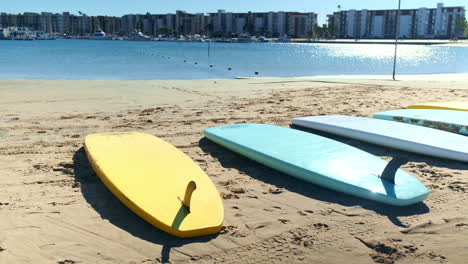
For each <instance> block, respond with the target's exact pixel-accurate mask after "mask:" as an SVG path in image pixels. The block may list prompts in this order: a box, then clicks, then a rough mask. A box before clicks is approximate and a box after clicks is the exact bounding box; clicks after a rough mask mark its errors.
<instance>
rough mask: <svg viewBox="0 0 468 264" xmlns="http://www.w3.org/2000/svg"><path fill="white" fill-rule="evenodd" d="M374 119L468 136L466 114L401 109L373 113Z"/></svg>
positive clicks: (460, 112) (467, 118) (450, 111)
mask: <svg viewBox="0 0 468 264" xmlns="http://www.w3.org/2000/svg"><path fill="white" fill-rule="evenodd" d="M374 118H376V119H383V120H390V121H397V122H403V123H408V124H412V125H418V126H425V127H430V128H435V129H439V130H444V131H448V132H452V133H457V134H462V135H466V136H468V112H464V111H454V110H436V109H402V110H394V111H388V112H382V113H375V114H374Z"/></svg>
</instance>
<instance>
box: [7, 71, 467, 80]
mask: <svg viewBox="0 0 468 264" xmlns="http://www.w3.org/2000/svg"><path fill="white" fill-rule="evenodd" d="M396 78H397V81H399V80H405V81H406V80H449V79H456V80H465V79H466V80H468V73H427V74H398V73H397V74H396ZM246 79H250V80H266V79H293V80H295V79H344V80H347V79H349V80H359V79H360V80H392V75H391V74H388V75H384V74H376V75H372V74H371V75H312V76H295V77H271V76H235V77H233V78H210V79H206V78H205V79H48V78H0V81H1V80H3V81H8V80H10V81H15V80H42V81H112V82H114V81H124V82H130V81H135V82H145V81H146V82H157V81H216V80H246Z"/></svg>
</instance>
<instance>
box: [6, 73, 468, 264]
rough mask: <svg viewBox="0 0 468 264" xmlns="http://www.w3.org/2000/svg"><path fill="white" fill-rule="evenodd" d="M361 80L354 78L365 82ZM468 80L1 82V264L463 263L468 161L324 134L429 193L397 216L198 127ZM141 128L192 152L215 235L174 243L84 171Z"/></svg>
mask: <svg viewBox="0 0 468 264" xmlns="http://www.w3.org/2000/svg"><path fill="white" fill-rule="evenodd" d="M363 78H364V79H363ZM467 89H468V77H467V76H466V75H457V77H456V78H455V77H454V76H452V77H446V78H442V76H435V77H434V76H432V77H431V76H423V77H417V76H415V77H410V76H406V77H405V78H402V80H400V81H396V82H395V81H390V80H386V79H383V78H376V77H375V78H374V77H360V78H326V77H316V78H289V79H281V78H266V79H240V80H195V81H190V80H185V81H93V80H0V105H1V106H2V107H1V108H0V116H1V119H0V142H1V144H0V157H1V158H0V167H1V168H2V169H1V173H0V187H1V189H2V191H1V192H0V219H1V221H0V263H67V264H70V263H161V262H163V263H167V262H171V263H192V262H193V263H413V264H414V263H465V262H466V259H467V258H468V250H467V249H468V208H467V207H466V204H467V201H468V195H467V194H468V180H467V177H468V164H464V163H461V162H455V161H449V160H441V159H437V158H431V157H427V156H422V155H415V154H410V153H406V152H402V151H398V150H392V149H387V148H382V147H378V146H374V145H370V144H366V143H362V142H359V141H355V140H349V139H346V138H340V137H334V136H330V135H325V134H323V135H324V136H328V137H331V138H334V139H336V140H340V141H342V142H345V143H347V144H350V145H353V146H355V147H358V148H360V149H363V150H365V151H368V152H370V153H372V154H375V155H378V156H380V157H382V158H384V159H387V160H389V159H390V158H391V157H394V156H405V157H408V158H409V160H410V163H408V164H407V165H405V166H404V167H403V168H404V169H405V170H406V171H408V172H409V173H411V174H412V175H414V176H415V177H416V178H418V179H419V180H420V181H422V182H423V183H424V184H425V185H426V186H427V187H428V188H429V189H430V191H431V195H430V197H429V198H428V199H427V200H426V201H425V202H424V203H420V204H417V205H414V206H410V207H404V208H397V207H391V206H386V205H382V204H379V203H375V202H372V201H367V200H364V199H360V198H356V197H352V196H349V195H345V194H340V193H336V192H333V191H329V190H326V189H324V188H321V187H318V186H315V185H313V184H308V183H304V182H302V181H299V180H296V179H294V178H291V177H289V176H287V175H284V174H282V173H279V172H276V171H274V170H271V169H269V168H266V167H264V166H262V165H259V164H257V163H255V162H252V161H249V160H247V159H245V158H243V157H241V156H239V155H237V154H234V153H232V152H230V151H228V150H226V149H224V148H222V147H220V146H218V145H216V144H214V143H212V142H210V141H208V140H207V139H205V138H204V137H203V133H202V132H203V129H204V128H206V127H210V126H217V125H223V124H230V123H239V122H255V123H266V124H273V125H279V126H284V127H289V125H290V120H291V118H293V117H299V116H307V115H328V114H341V115H353V116H367V117H370V116H371V115H372V114H373V113H374V112H380V111H385V110H392V109H399V108H404V107H405V106H407V105H410V104H413V103H420V102H425V101H445V100H457V101H460V100H468V90H467ZM107 131H140V132H145V133H150V134H153V135H156V136H158V137H161V138H163V139H165V140H166V141H168V142H170V143H171V144H173V145H175V146H177V147H178V148H180V149H181V150H182V151H183V152H185V153H186V154H187V155H189V156H190V157H192V158H193V159H194V161H195V162H196V163H198V164H199V165H200V166H201V167H202V168H203V169H204V170H205V171H206V173H207V174H208V175H209V176H210V178H211V179H212V180H213V182H214V183H215V185H216V187H217V188H218V190H219V192H220V194H221V195H222V197H223V202H224V207H225V223H224V228H223V231H222V232H221V233H220V234H219V235H215V236H209V237H202V238H195V239H177V238H174V237H172V236H170V235H167V234H165V233H163V232H161V231H159V230H157V229H156V228H154V227H152V226H151V225H149V224H147V223H146V222H144V221H143V220H141V219H140V218H139V217H138V216H136V215H135V214H133V213H132V212H131V211H130V210H128V209H127V208H126V207H125V206H123V205H122V204H121V203H120V202H119V201H118V200H117V199H116V198H115V197H114V196H113V195H112V194H111V193H110V192H109V191H108V190H107V188H106V187H105V186H104V185H103V184H102V183H101V181H100V180H99V178H97V176H96V175H95V174H94V173H93V171H92V169H91V168H90V165H89V163H88V161H87V160H86V157H85V154H84V151H83V139H84V136H85V135H87V134H90V133H96V132H107Z"/></svg>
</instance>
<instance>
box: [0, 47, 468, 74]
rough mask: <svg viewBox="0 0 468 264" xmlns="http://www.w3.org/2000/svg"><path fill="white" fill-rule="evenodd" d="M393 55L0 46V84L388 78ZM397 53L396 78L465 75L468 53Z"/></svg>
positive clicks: (369, 50) (383, 50)
mask: <svg viewBox="0 0 468 264" xmlns="http://www.w3.org/2000/svg"><path fill="white" fill-rule="evenodd" d="M393 52H394V46H393V45H385V44H378V45H365V44H294V43H291V44H290V43H288V44H280V43H271V44H270V43H246V44H243V43H211V44H209V43H206V42H198V43H193V42H131V41H92V40H54V41H0V78H44V79H116V80H152V79H207V78H235V77H239V76H242V77H248V76H256V75H255V72H258V76H263V77H297V76H317V75H385V74H389V75H390V74H391V73H392V64H393ZM398 54H399V55H398V64H397V73H398V74H433V73H468V47H437V46H419V45H400V46H399V48H398ZM210 65H211V66H212V67H210ZM228 68H231V70H228Z"/></svg>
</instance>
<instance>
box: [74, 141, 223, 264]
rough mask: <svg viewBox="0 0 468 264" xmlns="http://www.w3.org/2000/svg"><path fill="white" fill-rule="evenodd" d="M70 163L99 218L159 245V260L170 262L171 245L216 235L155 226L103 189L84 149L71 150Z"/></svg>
mask: <svg viewBox="0 0 468 264" xmlns="http://www.w3.org/2000/svg"><path fill="white" fill-rule="evenodd" d="M73 162H74V175H75V181H77V182H79V183H80V184H81V192H82V193H83V196H84V198H85V199H86V201H87V202H88V203H89V204H90V205H91V206H92V207H93V208H94V210H96V212H98V213H99V215H100V216H101V218H102V219H106V220H108V221H109V222H110V223H112V224H113V225H115V226H117V227H119V228H121V229H123V230H125V231H127V232H128V233H130V234H131V235H133V236H135V237H138V238H141V239H143V240H146V241H149V242H152V243H155V244H158V245H162V246H163V248H162V251H161V259H160V261H161V263H168V262H169V261H170V252H171V248H177V247H181V246H183V245H185V244H190V243H198V242H207V241H210V240H211V239H214V238H216V237H217V235H211V236H204V237H199V238H177V237H175V236H172V235H169V234H167V233H165V232H163V231H161V230H159V229H157V228H156V227H154V226H152V225H151V224H149V223H147V222H146V221H145V220H143V219H142V218H140V217H139V216H138V215H136V214H135V213H133V212H132V211H131V210H130V209H128V208H127V207H126V206H125V205H124V204H123V203H121V202H120V200H119V199H117V198H116V197H115V196H114V195H113V194H112V193H111V192H110V191H109V189H107V187H106V186H105V185H104V184H103V183H102V182H101V180H100V179H99V177H98V176H97V175H96V174H95V173H94V171H93V169H92V167H91V165H90V164H89V162H88V159H87V158H86V153H85V150H84V148H81V149H79V150H78V151H76V152H75V154H74V155H73Z"/></svg>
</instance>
